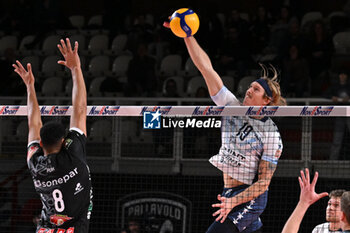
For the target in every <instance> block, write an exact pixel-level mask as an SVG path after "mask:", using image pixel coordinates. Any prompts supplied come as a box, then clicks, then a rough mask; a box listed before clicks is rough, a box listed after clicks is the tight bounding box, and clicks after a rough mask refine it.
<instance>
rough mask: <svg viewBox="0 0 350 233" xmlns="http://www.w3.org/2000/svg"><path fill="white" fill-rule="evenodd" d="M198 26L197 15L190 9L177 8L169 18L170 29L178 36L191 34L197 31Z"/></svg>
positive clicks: (183, 36)
mask: <svg viewBox="0 0 350 233" xmlns="http://www.w3.org/2000/svg"><path fill="white" fill-rule="evenodd" d="M198 28H199V18H198V15H197V14H196V13H195V12H194V11H193V10H191V9H188V8H181V9H178V10H177V11H175V12H174V13H173V14H172V16H171V18H170V29H171V31H172V32H173V33H174V34H175V35H176V36H178V37H181V38H185V37H190V36H193V35H194V34H195V33H196V32H197V31H198Z"/></svg>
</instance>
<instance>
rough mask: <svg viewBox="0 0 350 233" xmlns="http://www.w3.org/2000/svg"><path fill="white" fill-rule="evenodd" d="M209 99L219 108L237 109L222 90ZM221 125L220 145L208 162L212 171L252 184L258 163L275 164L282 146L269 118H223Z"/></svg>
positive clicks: (224, 90) (275, 128)
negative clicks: (213, 167) (217, 151)
mask: <svg viewBox="0 0 350 233" xmlns="http://www.w3.org/2000/svg"><path fill="white" fill-rule="evenodd" d="M212 99H213V101H214V102H215V103H216V104H217V105H220V106H225V105H240V103H239V101H238V100H237V98H236V97H235V96H234V95H233V94H232V93H231V92H230V91H229V90H227V88H226V87H223V88H222V89H221V90H220V91H219V92H218V93H217V95H215V96H212ZM222 121H223V122H222V127H221V140H222V145H221V148H220V151H219V153H218V154H217V155H215V156H213V157H211V158H210V160H209V161H210V163H212V164H213V165H214V166H215V167H217V168H218V169H220V170H221V171H223V172H224V173H226V174H228V175H229V176H230V177H232V178H234V179H236V180H238V181H240V182H243V183H245V184H252V183H253V180H254V178H255V176H256V174H257V172H258V167H259V162H260V160H261V159H262V160H265V161H268V162H271V163H274V164H277V161H278V159H279V157H280V155H281V152H282V149H283V145H282V140H281V136H280V134H279V131H278V129H277V126H276V125H275V123H273V121H272V120H271V119H270V118H268V117H264V118H262V119H254V118H252V117H248V116H233V117H223V119H222Z"/></svg>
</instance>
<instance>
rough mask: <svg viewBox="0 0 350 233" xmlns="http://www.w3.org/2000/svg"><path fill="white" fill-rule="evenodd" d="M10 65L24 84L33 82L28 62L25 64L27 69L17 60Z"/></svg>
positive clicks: (30, 66) (27, 84)
mask: <svg viewBox="0 0 350 233" xmlns="http://www.w3.org/2000/svg"><path fill="white" fill-rule="evenodd" d="M12 66H13V68H15V72H16V73H17V74H18V75H19V76H21V78H22V80H23V82H24V83H25V85H26V86H29V85H32V84H34V75H33V71H32V65H31V64H30V63H28V64H27V70H26V69H25V68H24V67H23V65H22V64H21V63H20V62H19V61H18V60H17V61H16V64H13V65H12Z"/></svg>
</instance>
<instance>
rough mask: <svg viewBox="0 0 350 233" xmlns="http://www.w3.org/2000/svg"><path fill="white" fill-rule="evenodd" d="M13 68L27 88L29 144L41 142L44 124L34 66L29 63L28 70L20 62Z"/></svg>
mask: <svg viewBox="0 0 350 233" xmlns="http://www.w3.org/2000/svg"><path fill="white" fill-rule="evenodd" d="M12 66H13V67H14V68H15V72H16V73H17V74H18V75H19V76H20V77H21V78H22V80H23V82H24V84H25V85H26V87H27V111H28V112H27V116H28V129H29V132H28V143H29V142H32V141H35V140H40V129H41V127H42V122H41V115H40V109H39V104H38V100H37V98H36V92H35V87H34V75H33V72H32V66H31V64H30V63H28V64H27V70H26V69H25V68H24V67H23V65H22V64H21V63H20V62H19V61H16V64H13V65H12ZM31 156H32V154H28V155H27V161H28V160H29V159H30V158H31Z"/></svg>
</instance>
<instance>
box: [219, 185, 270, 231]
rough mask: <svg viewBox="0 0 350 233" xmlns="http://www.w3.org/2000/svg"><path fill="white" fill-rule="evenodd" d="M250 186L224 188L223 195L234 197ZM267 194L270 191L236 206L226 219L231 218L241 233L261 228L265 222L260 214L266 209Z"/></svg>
mask: <svg viewBox="0 0 350 233" xmlns="http://www.w3.org/2000/svg"><path fill="white" fill-rule="evenodd" d="M248 187H249V185H241V186H237V187H234V188H224V190H223V192H222V194H221V196H223V197H228V198H229V197H234V196H236V195H237V194H239V193H241V192H243V191H244V190H245V189H246V188H248ZM267 194H268V191H265V192H264V193H263V194H261V195H260V196H258V197H257V198H255V199H253V200H251V201H249V202H246V203H243V204H241V205H239V206H236V207H235V208H233V209H232V210H231V212H230V213H229V214H228V216H227V219H226V221H227V220H230V221H231V222H232V223H233V224H234V225H235V226H236V227H237V229H238V231H239V232H241V233H250V232H254V231H256V230H258V229H260V228H261V227H262V225H263V224H262V222H261V220H260V218H259V216H260V215H261V214H262V212H263V211H264V210H265V207H266V204H267ZM216 224H217V222H216ZM233 232H234V231H233Z"/></svg>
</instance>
